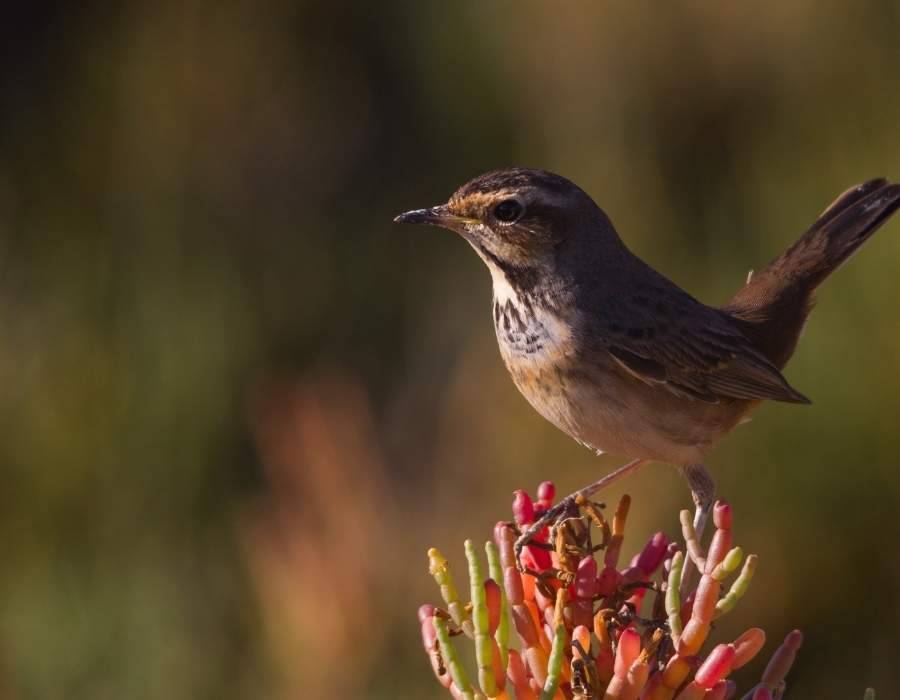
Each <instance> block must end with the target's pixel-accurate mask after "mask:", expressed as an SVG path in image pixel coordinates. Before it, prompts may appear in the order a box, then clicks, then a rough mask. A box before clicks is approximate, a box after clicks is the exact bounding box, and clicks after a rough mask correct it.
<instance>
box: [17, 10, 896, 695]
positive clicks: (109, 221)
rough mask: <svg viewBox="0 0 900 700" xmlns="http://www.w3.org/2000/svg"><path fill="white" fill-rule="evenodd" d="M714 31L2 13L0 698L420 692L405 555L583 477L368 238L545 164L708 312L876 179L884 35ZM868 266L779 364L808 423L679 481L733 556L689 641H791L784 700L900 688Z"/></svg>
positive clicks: (876, 277)
mask: <svg viewBox="0 0 900 700" xmlns="http://www.w3.org/2000/svg"><path fill="white" fill-rule="evenodd" d="M737 5H738V4H737V3H712V2H709V3H701V2H673V3H646V4H639V3H631V4H622V5H619V6H617V7H618V9H615V8H611V7H610V6H608V3H591V4H588V3H565V4H562V3H537V2H521V3H513V2H495V3H474V2H472V3H453V4H451V3H441V4H438V3H421V2H412V1H410V2H393V3H377V4H376V3H366V4H363V3H355V4H351V3H327V4H326V3H322V4H315V3H305V2H296V3H291V2H268V3H253V2H235V3H231V2H227V3H197V2H168V1H166V0H163V1H162V2H159V1H156V2H149V1H142V0H134V1H133V2H129V3H117V4H109V3H99V2H85V3H51V4H40V3H32V4H27V3H22V4H20V6H19V7H18V9H16V10H12V9H11V8H8V10H7V12H6V13H5V16H4V18H3V20H2V22H0V53H2V61H0V100H2V109H0V338H2V340H0V387H2V389H0V416H2V419H0V465H2V469H3V474H4V486H3V488H2V490H0V538H2V539H0V547H2V552H3V566H2V567H0V695H2V697H9V698H75V697H78V698H101V699H102V698H121V697H130V698H161V697H165V698H173V699H177V698H204V697H207V698H313V699H317V698H324V697H352V698H357V697H358V698H375V699H379V698H430V697H442V696H443V695H442V692H441V693H439V692H438V690H439V689H438V686H437V684H436V683H435V682H434V681H433V679H432V678H431V671H430V670H429V668H428V664H427V662H426V660H425V658H424V656H423V654H422V652H421V648H420V643H419V639H418V629H417V627H418V626H417V624H416V622H415V608H416V606H417V605H418V603H419V602H423V601H425V600H435V599H436V598H437V590H436V588H435V587H434V585H433V582H432V581H430V580H429V578H428V576H427V573H426V568H425V556H424V553H425V550H426V548H427V547H428V546H431V545H436V546H439V547H441V548H443V549H444V550H445V551H446V552H447V553H448V555H450V556H451V558H452V560H453V561H454V562H456V563H457V565H458V568H459V569H460V571H462V561H463V560H462V548H461V545H462V540H463V539H464V538H465V537H475V538H478V539H484V538H486V537H487V536H489V534H490V530H491V526H492V525H493V523H494V522H495V521H496V520H497V519H498V518H500V517H505V516H506V514H507V512H508V511H507V504H508V502H509V500H510V493H511V491H512V490H513V489H514V488H517V487H521V486H525V487H529V488H533V486H534V485H535V484H536V483H537V482H538V481H540V480H541V479H543V478H553V479H555V480H556V481H557V483H558V485H559V488H560V490H561V491H565V492H568V491H570V490H572V489H574V488H576V487H577V486H580V485H582V484H583V483H585V482H587V481H588V480H592V479H593V478H595V477H597V476H598V475H599V474H601V473H603V472H604V471H605V470H608V469H610V468H612V467H613V466H616V465H617V464H618V462H619V461H617V460H614V459H612V458H603V459H598V458H596V457H593V456H592V455H591V454H590V453H588V452H587V451H585V450H583V449H581V448H579V447H577V446H576V445H575V444H574V443H572V442H571V441H570V440H569V439H568V438H566V437H564V436H563V435H562V434H560V433H558V432H556V431H555V430H554V429H553V428H552V427H551V426H549V424H546V423H544V422H543V421H542V420H541V419H540V418H539V417H538V416H537V415H536V414H534V413H533V412H532V410H531V409H530V408H529V407H528V406H527V405H526V403H525V401H524V400H523V399H521V398H520V397H519V396H518V394H517V393H516V391H515V389H514V388H513V386H512V383H511V382H510V381H509V380H508V378H507V376H506V374H505V372H504V370H503V368H502V366H501V363H500V360H499V357H498V354H497V352H496V349H495V347H494V339H493V331H492V328H491V324H490V315H489V304H488V298H489V278H488V275H487V274H486V273H485V271H484V270H483V269H482V267H481V264H480V262H479V261H478V260H477V259H476V257H475V256H474V255H473V254H472V253H471V251H469V250H468V248H467V246H466V245H465V244H464V243H463V242H462V241H461V240H457V239H455V238H454V237H453V236H452V235H451V234H449V233H445V232H441V231H437V230H431V229H422V228H419V229H417V228H410V227H399V226H395V225H393V224H392V223H391V218H392V216H393V215H395V214H397V213H398V212H400V211H403V210H406V209H410V208H414V207H420V206H426V205H431V204H436V203H438V202H439V201H442V200H443V199H445V198H446V197H447V195H449V194H450V192H451V191H452V190H453V189H454V188H455V187H456V186H457V185H459V184H461V183H462V182H463V181H464V180H466V179H468V178H469V177H472V176H474V175H476V174H478V173H480V172H482V171H484V170H487V169H492V168H495V167H499V166H504V165H509V164H521V165H529V166H536V167H545V168H548V169H551V170H555V171H558V172H560V173H562V174H564V175H566V176H568V177H570V178H572V179H573V180H575V181H576V182H578V183H579V184H580V185H582V186H583V187H584V188H585V189H586V190H587V191H588V192H590V193H592V194H593V195H594V196H595V197H596V198H597V200H598V201H599V203H600V204H601V206H603V207H604V208H605V209H606V210H607V212H608V213H609V214H610V216H611V217H612V218H613V220H614V221H615V222H616V224H617V226H618V227H619V230H620V231H621V232H622V234H623V236H624V237H625V238H626V240H627V242H628V243H629V244H630V245H631V246H632V248H633V249H634V250H635V251H636V252H637V253H638V254H640V255H641V256H642V257H644V258H645V259H646V260H648V261H649V262H650V263H651V264H654V265H655V266H657V267H658V268H660V269H662V270H663V271H664V272H666V273H667V274H668V275H670V276H671V277H672V278H673V279H674V280H675V281H676V282H678V283H680V284H682V285H683V286H685V287H687V288H688V289H689V290H691V291H692V292H693V293H695V294H696V295H697V296H699V297H700V298H702V299H704V300H706V301H709V302H724V301H725V300H727V298H728V297H729V294H730V293H731V292H733V291H734V290H735V289H736V288H737V286H738V285H740V284H741V283H742V281H743V279H744V277H745V275H746V273H747V270H748V268H750V267H759V266H761V265H762V264H764V263H765V262H766V261H767V260H768V259H769V258H771V257H772V256H774V255H775V254H776V253H777V252H778V251H779V250H780V249H781V248H783V247H784V246H786V245H787V244H788V243H789V242H791V241H792V240H793V239H794V237H795V236H797V235H798V234H799V233H800V232H801V231H802V230H803V228H805V227H806V226H807V225H808V224H809V223H811V222H812V220H813V218H814V217H815V215H816V214H817V213H818V212H819V211H820V210H821V209H822V208H824V207H825V206H826V205H827V204H828V203H829V202H830V201H831V199H832V198H833V197H834V196H836V195H837V194H838V193H839V192H840V191H842V190H843V189H845V188H846V187H848V186H850V185H852V184H855V183H857V182H859V181H862V180H864V179H866V178H870V177H873V176H878V175H886V176H889V177H893V178H895V179H896V178H900V128H898V125H900V40H898V37H900V4H898V3H897V2H859V3H850V2H810V1H806V0H793V1H792V2H788V3H775V2H771V3H762V4H760V3H743V4H741V6H740V7H739V6H737ZM898 262H900V221H893V222H891V223H890V224H889V225H888V226H887V227H886V228H885V229H884V230H883V231H882V232H880V233H879V234H878V235H877V236H876V237H875V238H874V239H873V240H872V241H871V242H870V243H869V244H868V245H867V246H866V247H865V248H864V249H863V251H862V253H861V254H860V255H859V256H858V257H857V258H855V259H854V260H853V261H852V262H851V263H850V264H849V265H847V267H846V268H845V269H843V270H841V272H840V273H839V274H838V275H836V276H835V278H834V279H832V280H830V282H829V283H828V284H827V285H826V287H825V289H824V290H823V293H822V294H821V296H820V308H819V309H818V310H817V312H816V313H815V314H814V315H813V319H812V322H811V323H810V325H809V327H808V329H807V332H806V334H805V338H804V341H803V343H802V344H801V347H800V351H799V353H798V355H797V356H796V359H795V360H794V362H793V364H792V365H791V367H790V368H789V371H788V376H789V378H790V379H791V381H792V383H793V384H794V385H795V386H797V387H798V388H799V389H800V390H801V391H803V392H805V393H807V394H808V395H810V396H811V397H812V398H813V400H814V405H813V406H812V407H810V408H805V409H804V408H798V407H794V406H783V405H771V406H767V407H765V408H763V409H762V410H761V411H759V412H758V414H757V415H756V417H755V419H754V421H753V423H752V424H751V425H750V426H748V427H745V428H741V429H740V430H738V431H737V432H736V434H735V435H733V436H732V438H731V439H730V440H729V441H728V442H727V443H726V445H725V446H724V447H723V448H721V449H720V450H719V451H718V452H717V453H716V454H715V456H714V458H713V460H711V465H710V466H711V467H712V469H713V471H714V473H715V474H716V475H717V478H718V482H719V486H720V491H721V493H722V494H723V495H725V496H726V497H728V498H730V499H731V501H732V502H733V503H734V505H735V508H736V513H737V521H736V522H737V531H738V532H737V536H738V541H739V542H740V543H741V544H743V545H744V546H745V547H746V548H747V549H749V550H750V551H756V552H758V553H759V554H760V555H761V566H760V570H759V573H758V575H757V581H756V582H755V584H754V586H753V588H752V589H751V592H750V594H749V597H748V598H747V599H746V600H745V602H744V603H743V604H742V605H741V607H740V609H739V611H738V612H737V613H735V614H734V615H733V616H732V617H731V618H730V619H729V620H728V621H727V622H726V623H725V624H724V625H723V627H724V628H725V629H724V630H723V631H722V635H723V636H725V637H727V636H728V635H729V634H730V633H734V632H736V631H739V630H740V629H743V628H744V627H746V626H748V625H749V624H759V625H761V626H763V627H765V628H766V630H767V631H768V632H769V635H770V642H773V641H775V640H777V639H780V638H781V637H782V636H783V635H784V633H785V632H787V631H788V630H789V629H791V628H792V627H795V626H797V627H801V628H803V629H804V630H805V631H806V633H807V643H806V646H805V649H804V651H803V653H802V655H801V658H800V661H799V664H798V666H797V668H796V669H795V672H794V674H793V683H794V688H795V694H794V696H793V697H807V698H812V697H833V698H839V697H859V696H860V695H861V693H862V689H863V688H864V687H865V685H866V684H871V685H875V686H876V687H878V688H879V689H880V691H881V692H882V693H883V697H895V696H896V694H897V693H898V692H900V671H898V666H897V662H896V656H897V650H898V647H900V624H898V623H900V610H898V606H900V603H898V600H900V596H898V593H900V563H898V562H900V558H898V556H897V546H898V545H897V539H898V538H897V535H898V526H897V518H896V514H897V512H898V509H900V470H898V454H900V430H898V415H900V311H898V308H897V299H898V298H900V279H898V275H897V266H898ZM623 488H627V489H628V491H629V492H630V493H632V494H633V495H634V496H635V499H636V503H635V508H634V517H633V519H632V521H631V524H630V536H631V539H630V542H631V546H632V547H636V546H638V545H639V544H640V543H642V542H643V538H644V537H646V536H647V535H648V534H649V533H650V532H652V531H653V530H657V529H665V530H667V531H669V532H670V533H673V534H674V532H675V528H676V526H677V510H678V508H681V507H685V506H687V505H688V502H689V501H688V493H687V490H686V488H684V486H683V484H682V482H681V481H680V480H679V478H678V477H677V476H676V474H675V473H674V471H673V470H671V469H669V468H667V467H662V466H653V467H650V468H647V469H645V470H644V472H643V473H642V474H639V475H638V476H636V477H634V478H631V479H629V480H628V482H627V483H626V484H624V486H623ZM618 493H620V491H619V490H616V491H615V492H613V493H611V494H610V496H609V497H610V498H612V497H615V496H616V495H618ZM758 671H759V669H758V668H754V669H753V672H754V673H758ZM880 697H882V696H880Z"/></svg>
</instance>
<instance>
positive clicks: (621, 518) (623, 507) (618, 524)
mask: <svg viewBox="0 0 900 700" xmlns="http://www.w3.org/2000/svg"><path fill="white" fill-rule="evenodd" d="M629 508H631V496H629V495H628V494H627V493H626V494H623V495H622V498H620V499H619V505H617V506H616V512H615V514H614V515H613V525H612V534H613V535H618V536H619V537H622V536H623V535H624V534H625V521H626V520H627V519H628V509H629Z"/></svg>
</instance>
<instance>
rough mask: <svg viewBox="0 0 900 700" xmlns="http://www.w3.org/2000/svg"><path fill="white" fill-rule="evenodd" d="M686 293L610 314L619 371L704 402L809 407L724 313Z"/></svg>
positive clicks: (608, 335) (643, 301)
mask: <svg viewBox="0 0 900 700" xmlns="http://www.w3.org/2000/svg"><path fill="white" fill-rule="evenodd" d="M682 294H683V296H682ZM682 294H678V295H676V296H675V297H674V298H673V296H672V295H671V292H669V293H668V294H666V295H665V296H664V297H660V299H659V301H658V302H657V303H654V298H653V297H650V298H648V295H647V294H646V293H645V294H644V295H643V296H642V297H641V298H640V299H638V300H632V302H634V303H629V304H628V305H627V306H626V305H623V306H622V307H620V308H621V309H622V311H621V312H620V313H616V312H615V311H613V312H611V313H608V314H607V320H608V322H607V330H608V332H607V333H606V334H605V335H606V338H607V347H606V350H607V351H608V352H609V354H610V355H611V356H612V357H613V359H614V360H615V361H616V362H617V363H618V364H619V366H620V367H622V368H623V369H624V370H625V371H627V372H628V373H629V374H631V375H632V376H634V377H635V378H637V379H639V380H641V381H643V382H646V383H648V384H651V385H656V386H660V387H663V388H665V389H667V390H669V391H671V392H672V393H674V394H676V395H678V396H683V397H687V398H691V399H696V400H700V401H707V402H711V403H715V402H718V401H722V400H729V399H739V400H757V399H772V400H775V401H788V402H792V403H809V399H807V398H806V397H805V396H803V394H801V393H800V392H798V391H796V390H795V389H793V388H792V387H791V386H790V385H789V384H788V382H787V380H786V379H785V378H784V377H783V376H782V375H781V372H779V371H778V369H777V368H776V367H775V366H774V365H773V364H772V363H771V362H770V361H769V360H768V359H766V358H765V357H764V356H763V355H762V354H761V353H760V352H759V351H757V350H756V349H755V348H754V347H753V345H752V344H751V343H750V341H749V340H748V339H747V337H746V336H745V335H744V334H743V333H742V332H741V330H740V329H739V328H738V327H737V326H736V324H735V323H734V322H733V321H732V320H731V319H730V318H729V317H728V316H727V315H726V314H725V313H724V312H722V311H718V310H716V309H712V308H710V307H708V306H705V305H703V304H701V303H700V302H698V301H697V300H695V299H693V298H692V297H690V296H689V295H688V294H686V293H682ZM625 308H627V310H628V312H627V314H626V312H625Z"/></svg>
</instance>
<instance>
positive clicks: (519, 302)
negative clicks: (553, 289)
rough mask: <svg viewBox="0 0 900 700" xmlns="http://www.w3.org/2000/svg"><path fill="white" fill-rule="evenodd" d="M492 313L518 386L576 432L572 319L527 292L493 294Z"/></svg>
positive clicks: (537, 405) (560, 424)
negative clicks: (570, 378) (570, 379)
mask: <svg viewBox="0 0 900 700" xmlns="http://www.w3.org/2000/svg"><path fill="white" fill-rule="evenodd" d="M493 315H494V329H495V330H496V333H497V343H498V345H499V347H500V355H501V356H502V358H503V361H504V363H505V364H506V367H507V369H508V370H509V373H510V375H511V376H512V379H513V382H514V383H515V385H516V387H518V389H519V391H521V392H522V394H523V395H524V396H525V398H526V399H528V401H529V403H531V405H532V406H533V407H534V408H535V409H536V410H537V411H538V412H539V413H540V414H541V415H543V416H544V417H545V418H546V419H547V420H549V421H550V422H551V423H553V424H555V425H556V426H557V427H559V428H560V429H562V430H564V431H565V432H568V433H569V434H573V433H574V416H573V415H572V409H573V403H572V401H571V400H570V398H569V395H570V389H571V387H569V386H568V381H567V377H568V376H569V374H570V372H569V369H570V367H571V364H572V362H573V360H574V357H575V347H574V338H573V332H572V327H571V326H570V324H568V323H567V322H566V321H565V320H563V319H562V318H561V316H560V315H559V313H558V312H557V310H555V309H554V308H552V307H551V306H549V305H548V304H546V303H544V301H543V300H541V299H540V298H535V297H530V298H529V297H525V296H523V295H498V294H496V293H495V296H494V309H493Z"/></svg>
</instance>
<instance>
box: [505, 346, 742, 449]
mask: <svg viewBox="0 0 900 700" xmlns="http://www.w3.org/2000/svg"><path fill="white" fill-rule="evenodd" d="M497 339H498V342H499V345H500V354H501V356H502V357H503V360H504V363H505V364H506V367H507V369H508V370H509V373H510V375H511V376H512V379H513V382H514V383H515V385H516V387H518V389H519V391H520V392H521V393H522V395H523V396H524V397H525V398H526V399H527V400H528V402H529V403H530V404H531V405H532V406H533V407H534V408H535V410H537V412H538V413H540V414H541V415H542V416H543V417H544V418H546V419H547V420H548V421H550V422H551V423H553V424H554V425H555V426H556V427H558V428H559V429H560V430H562V431H564V432H565V433H567V434H568V435H570V436H571V437H573V438H574V439H575V440H577V441H578V442H580V443H582V444H584V445H585V446H587V447H589V448H591V449H594V450H597V451H598V452H604V453H609V454H613V455H621V456H623V457H628V458H632V459H635V458H642V459H651V460H655V461H660V462H666V463H669V464H676V465H685V464H696V463H702V462H703V460H704V458H705V457H706V455H707V454H708V453H709V451H710V450H711V449H712V447H713V446H714V445H715V443H716V442H718V440H719V439H721V438H722V437H724V436H725V435H726V434H727V433H728V432H729V431H730V430H731V429H732V428H733V427H734V426H735V425H736V424H737V423H738V422H740V420H741V418H742V417H743V416H744V415H745V414H746V413H747V412H748V411H749V410H750V409H751V408H752V407H753V405H752V404H750V403H749V402H734V403H733V404H728V405H723V404H707V403H703V402H700V401H693V400H689V399H684V398H681V397H678V396H675V395H674V394H671V393H670V392H668V391H667V390H666V389H664V388H661V387H652V386H648V385H646V384H644V383H642V382H640V381H638V380H636V379H634V378H633V377H631V376H629V375H627V374H625V373H623V372H622V371H621V370H620V369H619V368H618V367H617V365H616V364H615V363H614V362H613V361H612V360H611V359H610V358H609V357H608V356H596V357H590V358H586V357H584V356H583V355H582V354H580V353H578V352H577V351H576V349H575V348H574V347H572V345H571V341H567V342H565V343H560V342H553V341H552V340H550V339H545V340H544V342H543V343H540V344H535V343H532V344H531V345H530V346H529V347H528V348H526V347H525V346H523V345H522V344H521V343H517V342H511V341H514V338H510V337H509V334H508V333H505V332H503V329H502V328H498V331H497ZM538 345H539V346H538ZM604 355H605V353H604Z"/></svg>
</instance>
